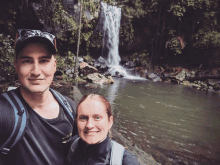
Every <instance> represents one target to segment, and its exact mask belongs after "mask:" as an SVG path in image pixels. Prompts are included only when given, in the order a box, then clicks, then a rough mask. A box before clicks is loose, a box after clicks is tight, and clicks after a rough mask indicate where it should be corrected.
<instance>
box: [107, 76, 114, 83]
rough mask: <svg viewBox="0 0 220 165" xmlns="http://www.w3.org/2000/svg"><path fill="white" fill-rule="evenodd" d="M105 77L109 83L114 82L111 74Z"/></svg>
mask: <svg viewBox="0 0 220 165" xmlns="http://www.w3.org/2000/svg"><path fill="white" fill-rule="evenodd" d="M107 79H108V82H109V84H113V83H114V80H113V78H112V76H107Z"/></svg>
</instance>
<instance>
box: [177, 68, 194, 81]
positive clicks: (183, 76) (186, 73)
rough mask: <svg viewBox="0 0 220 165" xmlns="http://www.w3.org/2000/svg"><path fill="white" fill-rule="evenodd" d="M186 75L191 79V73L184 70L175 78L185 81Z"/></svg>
mask: <svg viewBox="0 0 220 165" xmlns="http://www.w3.org/2000/svg"><path fill="white" fill-rule="evenodd" d="M186 75H187V76H188V77H189V76H190V73H189V71H187V70H186V69H182V70H181V72H179V73H178V74H177V75H176V76H175V78H176V79H177V80H180V81H183V80H184V79H185V78H186Z"/></svg>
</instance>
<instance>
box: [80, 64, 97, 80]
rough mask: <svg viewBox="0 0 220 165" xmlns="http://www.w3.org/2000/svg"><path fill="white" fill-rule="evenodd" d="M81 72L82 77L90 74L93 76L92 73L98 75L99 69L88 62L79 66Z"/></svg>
mask: <svg viewBox="0 0 220 165" xmlns="http://www.w3.org/2000/svg"><path fill="white" fill-rule="evenodd" d="M79 70H80V75H81V76H82V77H84V76H87V75H88V74H92V73H97V72H98V69H96V68H95V67H93V66H91V65H89V64H88V63H86V62H81V63H80V64H79Z"/></svg>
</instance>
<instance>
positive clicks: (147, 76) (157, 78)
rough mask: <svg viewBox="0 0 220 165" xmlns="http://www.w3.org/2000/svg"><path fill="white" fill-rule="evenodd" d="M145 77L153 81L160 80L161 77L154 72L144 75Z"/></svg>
mask: <svg viewBox="0 0 220 165" xmlns="http://www.w3.org/2000/svg"><path fill="white" fill-rule="evenodd" d="M146 78H147V79H150V80H152V81H153V82H158V81H162V80H161V78H160V77H159V76H157V75H156V74H155V73H148V74H147V75H146Z"/></svg>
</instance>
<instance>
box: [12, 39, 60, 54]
mask: <svg viewBox="0 0 220 165" xmlns="http://www.w3.org/2000/svg"><path fill="white" fill-rule="evenodd" d="M35 42H36V43H41V44H44V45H46V46H47V48H48V50H49V51H50V52H51V54H56V48H55V46H54V44H53V43H52V42H51V41H50V40H49V39H47V38H44V37H41V36H34V37H29V38H26V39H23V40H22V39H20V41H19V40H18V41H17V43H16V46H15V53H16V56H17V55H18V53H19V52H21V51H22V50H23V48H24V47H25V46H26V45H27V44H29V43H35Z"/></svg>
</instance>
